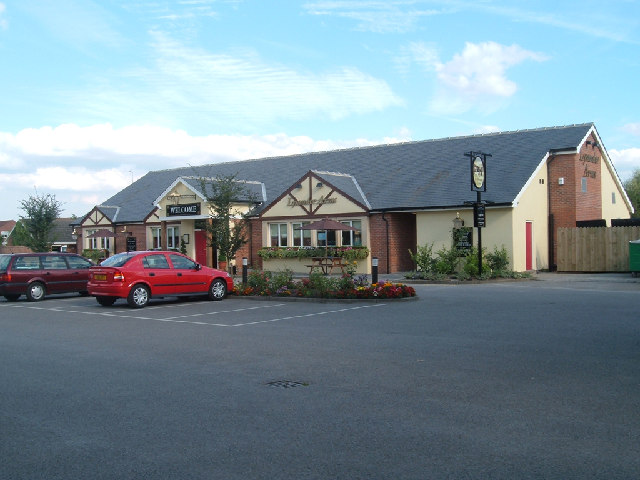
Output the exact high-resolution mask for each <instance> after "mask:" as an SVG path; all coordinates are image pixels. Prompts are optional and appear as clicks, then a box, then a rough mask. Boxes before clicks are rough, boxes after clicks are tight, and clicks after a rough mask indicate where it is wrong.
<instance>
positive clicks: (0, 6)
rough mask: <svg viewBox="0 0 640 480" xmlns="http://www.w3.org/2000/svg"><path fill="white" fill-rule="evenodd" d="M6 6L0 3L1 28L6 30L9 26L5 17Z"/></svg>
mask: <svg viewBox="0 0 640 480" xmlns="http://www.w3.org/2000/svg"><path fill="white" fill-rule="evenodd" d="M4 11H5V5H4V3H0V28H1V29H5V28H7V27H8V26H9V23H8V22H7V20H6V19H5V18H3V17H4Z"/></svg>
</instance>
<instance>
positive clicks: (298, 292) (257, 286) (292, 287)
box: [230, 271, 416, 299]
mask: <svg viewBox="0 0 640 480" xmlns="http://www.w3.org/2000/svg"><path fill="white" fill-rule="evenodd" d="M230 293H231V294H232V295H237V296H269V297H302V298H305V297H306V298H336V299H340V298H355V299H357V298H363V299H365V298H404V297H415V295H416V291H415V289H414V288H413V287H411V286H409V285H404V284H402V283H392V282H389V281H384V282H378V283H374V284H371V285H370V284H368V282H367V281H366V275H361V276H358V277H353V276H352V275H343V276H342V277H336V278H333V277H328V276H326V275H322V274H320V273H314V274H311V275H310V276H309V278H303V279H300V280H294V279H293V275H292V272H290V271H285V272H277V273H272V272H263V271H260V272H251V274H250V275H249V278H248V281H247V284H246V285H244V284H238V285H234V287H233V290H232V291H231V292H230Z"/></svg>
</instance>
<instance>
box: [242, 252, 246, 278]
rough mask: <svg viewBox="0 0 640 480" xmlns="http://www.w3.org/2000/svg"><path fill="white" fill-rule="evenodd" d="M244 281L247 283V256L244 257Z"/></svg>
mask: <svg viewBox="0 0 640 480" xmlns="http://www.w3.org/2000/svg"><path fill="white" fill-rule="evenodd" d="M242 283H243V284H244V285H246V284H247V257H242Z"/></svg>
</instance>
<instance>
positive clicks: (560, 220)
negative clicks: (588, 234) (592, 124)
mask: <svg viewBox="0 0 640 480" xmlns="http://www.w3.org/2000/svg"><path fill="white" fill-rule="evenodd" d="M587 140H588V141H589V142H595V140H596V139H595V138H593V137H590V138H589V139H587ZM600 157H601V153H600V150H599V148H598V147H595V148H594V147H593V146H592V145H587V144H586V142H585V145H584V146H583V147H582V149H581V150H580V151H579V152H578V153H577V154H575V155H558V156H556V157H552V158H551V159H549V161H548V162H547V168H548V172H549V177H548V184H549V187H548V188H549V213H550V214H551V215H553V223H554V231H553V232H552V233H551V235H552V240H553V258H554V259H557V231H558V228H563V227H568V228H573V227H575V226H576V222H577V221H583V220H598V219H601V218H602V195H601V191H602V180H601V173H602V172H601V166H600V164H601V162H600V160H599V159H600ZM560 178H564V185H560V184H559V182H558V180H559V179H560ZM583 178H584V179H585V181H586V187H587V191H586V192H583V191H582V182H583V180H582V179H583Z"/></svg>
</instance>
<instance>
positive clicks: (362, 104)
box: [68, 32, 404, 131]
mask: <svg viewBox="0 0 640 480" xmlns="http://www.w3.org/2000/svg"><path fill="white" fill-rule="evenodd" d="M153 37H154V39H155V41H154V43H153V45H152V55H153V56H154V63H153V65H151V66H150V67H147V68H139V69H136V70H132V71H127V72H123V73H122V74H121V75H120V78H117V77H112V79H111V81H109V82H107V81H104V80H101V79H96V82H95V87H93V88H89V90H88V91H86V92H83V93H81V94H80V95H78V96H76V95H75V94H73V93H71V92H70V93H69V96H70V97H71V99H70V100H69V101H68V103H69V104H75V105H82V108H83V109H84V110H85V112H86V114H87V115H88V116H90V117H92V120H91V122H92V123H94V122H96V123H100V122H103V121H107V120H108V121H112V122H114V123H116V124H121V125H129V124H136V123H138V124H139V123H140V122H143V123H149V124H156V125H207V129H208V130H209V131H211V130H215V129H217V128H223V127H224V128H225V129H227V130H228V129H230V128H231V129H233V130H236V131H253V130H256V129H257V127H256V126H264V125H272V124H273V122H274V121H277V120H279V119H289V120H306V119H309V118H328V119H341V118H345V117H348V116H350V115H353V114H365V113H370V112H376V111H381V110H384V109H386V108H389V107H393V106H401V105H403V104H404V103H403V100H402V99H401V98H400V97H398V96H397V95H396V94H395V93H394V92H393V91H392V89H391V88H390V87H389V85H388V84H387V82H385V81H384V80H381V79H378V78H375V77H373V76H371V75H369V74H367V73H364V72H361V71H359V70H358V69H356V68H353V67H349V66H343V67H338V68H335V69H333V70H332V71H327V72H310V71H300V70H296V69H294V68H291V67H288V66H285V65H280V64H269V63H267V62H265V61H264V60H262V59H261V58H260V56H259V55H257V54H256V53H255V52H253V51H250V50H243V51H236V52H233V53H211V52H208V51H205V50H203V49H199V48H190V47H186V46H184V45H183V44H181V43H179V42H177V41H174V40H172V39H170V38H168V37H167V36H166V35H164V34H162V33H158V32H155V33H154V34H153Z"/></svg>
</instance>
